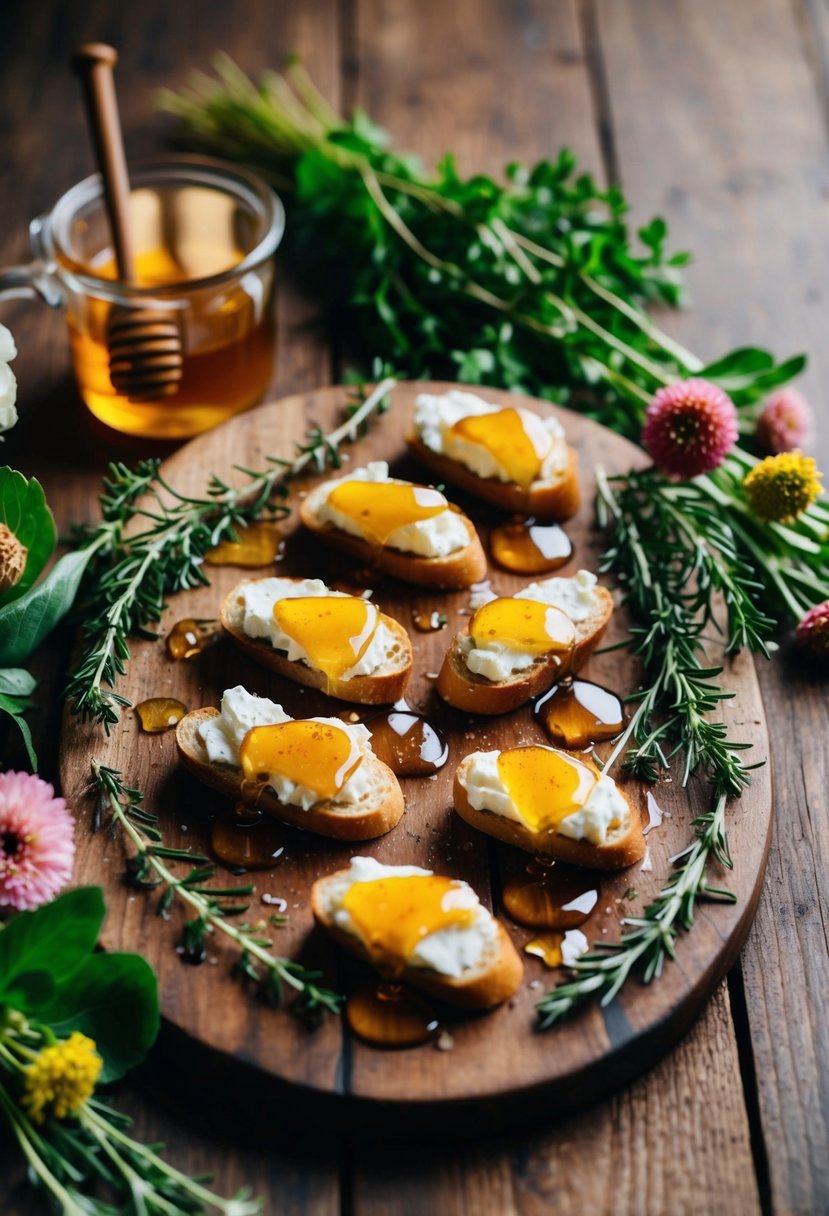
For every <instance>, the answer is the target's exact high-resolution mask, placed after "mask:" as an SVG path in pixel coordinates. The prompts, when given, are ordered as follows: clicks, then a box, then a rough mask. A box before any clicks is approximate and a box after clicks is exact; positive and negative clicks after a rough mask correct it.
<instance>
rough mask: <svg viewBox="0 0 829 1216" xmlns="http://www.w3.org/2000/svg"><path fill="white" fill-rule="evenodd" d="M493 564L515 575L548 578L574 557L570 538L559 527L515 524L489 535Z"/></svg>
mask: <svg viewBox="0 0 829 1216" xmlns="http://www.w3.org/2000/svg"><path fill="white" fill-rule="evenodd" d="M489 548H490V552H491V554H492V560H493V561H494V562H496V564H497V565H499V566H501V567H502V568H503V569H504V570H512V571H513V572H514V573H515V574H549V573H550V572H551V571H552V570H558V568H559V566H563V565H564V564H565V563H566V562H568V561H569V560H570V558H571V557H572V556H573V545H572V543H571V541H570V538H569V536H568V535H567V533H566V532H565V531H564V529H563V528H560V527H559V526H558V524H537V523H536V522H535V520H534V519H520V520H512V521H511V522H510V523H506V524H501V525H500V526H499V527H497V528H493V530H492V531H491V532H490V534H489Z"/></svg>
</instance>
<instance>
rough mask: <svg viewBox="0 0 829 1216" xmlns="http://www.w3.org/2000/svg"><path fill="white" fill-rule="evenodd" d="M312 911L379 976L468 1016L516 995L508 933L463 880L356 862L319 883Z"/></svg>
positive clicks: (515, 963) (516, 970)
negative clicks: (455, 1007)
mask: <svg viewBox="0 0 829 1216" xmlns="http://www.w3.org/2000/svg"><path fill="white" fill-rule="evenodd" d="M311 910H312V912H313V914H314V918H315V920H316V921H317V923H318V924H319V925H321V926H322V928H323V929H325V930H326V932H327V933H329V934H330V935H331V936H332V937H333V938H334V940H335V941H337V942H338V943H339V945H341V946H342V947H343V948H344V949H346V950H349V951H350V952H351V953H352V954H355V955H357V957H358V958H361V959H363V960H364V961H365V962H368V963H370V964H371V965H372V966H373V967H375V968H376V969H377V970H378V971H379V972H380V974H381V975H383V976H385V977H386V978H393V979H394V980H396V981H397V982H403V983H406V984H410V985H411V986H412V987H413V988H418V989H420V990H421V991H422V992H427V993H429V995H430V996H434V997H437V998H438V999H439V1000H442V1001H446V1002H447V1003H449V1004H451V1005H457V1006H459V1007H460V1008H463V1009H490V1008H492V1007H493V1006H495V1005H500V1004H502V1002H504V1001H506V1000H508V999H509V998H510V997H511V996H512V995H513V994H514V993H515V992H516V990H517V989H518V986H519V984H520V983H521V979H522V977H523V974H524V968H523V964H522V962H521V959H520V958H519V957H518V954H517V953H516V950H515V947H514V946H513V944H512V942H511V940H510V938H509V937H508V935H507V933H506V930H505V929H504V927H503V925H502V924H501V923H500V922H499V921H497V920H496V919H495V917H494V916H492V914H491V913H490V912H489V911H488V910H487V909H486V908H484V906H483V905H482V904H481V903H480V901H479V900H478V897H477V895H476V894H475V892H474V891H473V890H472V888H471V887H470V886H469V885H468V884H467V883H465V882H463V881H461V880H460V879H452V878H445V877H442V876H439V875H435V874H433V873H432V872H431V871H430V870H423V869H421V868H420V867H418V866H386V865H382V864H381V863H380V862H378V861H376V860H375V859H374V858H373V857H353V858H352V859H351V865H350V867H349V868H348V869H347V870H338V871H337V872H336V873H334V874H329V875H328V876H327V877H325V878H319V879H317V881H316V882H315V883H314V885H313V887H312V888H311Z"/></svg>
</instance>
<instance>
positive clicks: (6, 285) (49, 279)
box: [0, 218, 63, 308]
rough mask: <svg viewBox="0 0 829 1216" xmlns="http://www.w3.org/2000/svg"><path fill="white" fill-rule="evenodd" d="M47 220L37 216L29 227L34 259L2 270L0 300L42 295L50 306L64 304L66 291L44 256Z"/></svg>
mask: <svg viewBox="0 0 829 1216" xmlns="http://www.w3.org/2000/svg"><path fill="white" fill-rule="evenodd" d="M44 223H45V220H44V219H42V218H38V219H36V220H32V222H31V225H30V226H29V233H30V235H31V240H32V249H33V250H34V253H35V258H34V260H33V261H31V262H29V263H28V265H26V266H7V267H6V269H5V270H0V300H35V299H37V298H38V297H39V298H40V299H41V300H45V301H46V303H47V304H48V305H49V307H50V308H60V306H61V305H62V304H63V292H62V291H61V288H60V284H59V283H58V281H57V279H56V278H55V276H54V273H53V268H52V267H51V266H49V265H48V264H47V263H46V262H45V261H44V260H43V257H42V256H41V255H42V253H43V242H42V236H41V234H42V232H43V226H44Z"/></svg>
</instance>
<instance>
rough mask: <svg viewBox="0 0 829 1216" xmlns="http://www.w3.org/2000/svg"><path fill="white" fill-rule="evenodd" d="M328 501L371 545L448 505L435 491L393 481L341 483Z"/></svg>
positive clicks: (384, 541) (440, 512) (381, 541)
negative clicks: (351, 521)
mask: <svg viewBox="0 0 829 1216" xmlns="http://www.w3.org/2000/svg"><path fill="white" fill-rule="evenodd" d="M328 502H329V504H330V506H331V507H333V508H334V510H336V511H339V512H341V514H343V515H345V516H347V517H348V518H349V519H352V520H354V522H355V523H356V524H357V526H358V527H359V529H360V532H361V533H362V535H363V536H364V537H365V539H366V540H367V541H370V542H371V543H372V544H375V545H384V544H385V543H386V541H387V540H388V538H389V537H390V536H391V535H392V533H394V532H396V531H397V530H398V528H405V527H406V526H407V525H408V524H413V523H418V522H420V521H421V520H424V519H432V518H434V516H435V515H441V514H442V513H443V512H444V511H446V510H447V509H448V506H449V504H448V503H447V501H446V499H445V498H444V497H443V495H442V494H441V493H439V491H438V490H432V489H430V488H429V487H428V486H416V485H411V484H410V483H409V482H395V481H391V482H388V481H387V482H373V481H343V482H340V484H339V485H338V486H334V489H333V490H332V491H331V493H330V494H329V496H328Z"/></svg>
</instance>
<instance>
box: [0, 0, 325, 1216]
mask: <svg viewBox="0 0 829 1216" xmlns="http://www.w3.org/2000/svg"><path fill="white" fill-rule="evenodd" d="M339 35H340V24H339V5H338V4H337V3H336V0H317V2H316V3H315V4H314V5H313V6H308V5H306V4H304V3H303V2H302V0H282V3H281V4H280V5H279V13H278V19H276V18H275V16H274V13H273V11H272V10H271V9H269V8H268V7H267V6H262V5H260V4H258V3H256V2H255V0H239V2H238V3H236V4H234V5H233V6H232V8H230V7H228V6H218V7H216V6H213V7H209V8H207V9H205V8H204V7H201V8H199V9H198V12H196V10H195V9H194V8H193V6H191V5H186V4H181V5H176V4H173V5H171V4H169V3H167V2H166V0H146V2H145V3H144V4H143V5H142V7H141V13H140V18H139V16H138V15H137V13H136V12H131V13H130V12H128V11H127V9H126V8H121V7H119V6H112V5H108V4H106V3H103V2H99V3H90V4H86V5H82V6H75V7H74V8H72V9H67V8H66V6H65V5H63V4H62V3H60V2H59V0H54V2H53V3H49V2H48V0H44V3H40V4H37V5H27V6H23V5H15V4H10V5H7V6H3V8H2V10H0V46H2V48H3V63H4V70H3V72H2V73H0V111H2V113H3V115H4V124H5V132H6V138H5V140H4V147H3V153H4V157H5V161H6V163H4V173H3V179H4V181H6V182H9V181H13V182H14V189H13V190H11V189H10V190H7V191H6V193H5V199H4V225H3V229H2V232H0V265H5V264H7V263H9V262H15V261H24V260H26V259H27V256H28V251H27V242H26V230H27V225H28V221H29V220H30V219H31V218H32V217H33V216H35V215H36V214H38V213H39V212H41V211H43V210H44V209H46V208H48V207H49V206H50V205H51V203H52V202H54V201H55V200H56V199H57V197H58V196H59V194H60V193H61V192H62V191H63V190H64V189H65V188H66V187H68V186H69V185H71V184H72V182H73V181H77V180H79V179H80V178H81V177H83V176H85V175H86V174H87V173H89V172H91V171H92V163H91V154H90V151H89V145H88V137H87V135H86V132H85V130H84V126H83V117H82V110H81V106H80V100H79V96H78V91H77V84H76V82H75V80H74V79H73V77H72V75H71V73H70V72H69V70H68V66H67V65H68V59H69V55H70V53H71V51H72V50H73V49H74V47H75V46H76V45H78V44H80V43H81V42H83V41H88V40H91V39H93V38H94V39H97V40H108V41H111V42H112V43H114V45H116V46H117V47H118V48H119V50H120V51H121V62H120V66H119V69H118V88H119V95H120V99H121V108H122V114H123V118H124V125H125V130H126V140H127V148H128V152H129V153H130V154H131V156H132V157H133V158H134V157H137V156H145V155H147V156H150V155H153V154H155V153H158V152H161V151H168V150H169V149H167V148H165V147H164V144H163V142H162V138H161V132H162V129H163V126H164V124H163V122H162V121H161V120H159V119H158V118H157V117H155V116H154V114H153V99H154V96H155V93H156V91H157V90H158V88H160V87H161V86H162V85H170V86H178V85H180V84H181V83H182V80H183V78H184V75H185V73H186V72H187V71H189V70H191V69H195V68H200V69H204V68H206V67H207V66H208V63H209V60H210V58H211V56H212V55H213V54H215V52H216V51H217V50H219V49H223V50H225V51H227V52H228V53H229V54H230V55H231V56H233V57H234V58H235V59H237V60H238V61H239V62H240V63H243V64H244V65H245V67H246V68H247V69H248V70H249V71H251V72H256V71H258V70H260V69H261V68H264V67H266V66H272V65H275V64H278V63H279V61H280V60H281V58H282V56H284V55H285V54H286V53H288V52H289V51H293V50H297V51H299V52H300V54H302V56H303V58H304V59H305V60H306V62H307V63H308V66H309V68H310V70H311V71H312V73H313V74H314V77H315V79H316V80H317V81H318V83H319V84H320V86H321V87H322V88H323V89H324V91H325V92H326V94H327V96H329V97H330V98H331V99H332V100H333V101H334V103H335V104H336V103H337V101H338V99H339V85H340V64H339V57H340V46H339V41H340V38H339ZM278 292H279V294H278V309H277V314H278V343H279V357H278V363H277V367H276V369H275V373H274V377H273V380H272V384H271V388H272V390H274V391H282V392H289V391H300V390H302V389H304V388H312V387H314V386H316V385H318V384H321V383H327V382H328V381H329V380H330V378H331V370H330V356H329V352H328V350H327V347H326V345H325V343H324V342H323V341H321V340H320V338H319V336H318V335H316V334H315V333H314V332H313V330H311V329H310V328H309V326H308V322H309V320H310V318H311V313H312V310H311V309H310V307H309V305H308V304H307V303H306V302H304V301H303V300H301V299H300V297H299V296H298V295H297V294H296V293H295V292H294V291H293V290H292V288H291V286H290V285H289V284H286V283H284V282H280V284H279V289H278ZM2 320H3V321H4V323H6V324H8V325H10V326H11V327H12V329H13V332H14V334H15V338H16V340H17V344H18V349H19V351H20V354H19V357H18V359H17V361H16V363H15V365H14V366H15V372H16V375H17V377H18V381H19V407H20V413H21V423H20V425H19V426H18V427H17V428H16V429H15V431H14V432H12V433H11V434H10V435H9V436H8V438H7V441H6V443H5V444H4V445H3V448H2V453H0V459H1V460H2V463H6V462H8V463H10V464H12V465H13V466H15V467H18V468H20V469H21V470H23V471H24V472H26V473H27V474H28V475H32V474H36V475H37V476H39V477H40V478H41V480H42V481H43V482H44V484H45V486H46V489H47V493H48V496H49V501H50V503H51V505H52V507H53V509H54V511H55V514H56V517H57V521H58V525H59V528H60V529H61V530H62V531H64V532H65V531H66V529H67V528H68V525H69V523H70V522H71V521H78V520H81V519H85V518H92V517H94V516H95V514H96V500H95V499H96V494H97V492H98V489H99V485H100V476H101V473H102V471H103V468H104V465H105V461H106V460H108V459H112V458H117V459H123V460H126V461H130V462H131V461H134V460H136V459H138V458H139V457H140V456H144V455H147V454H149V452H150V451H151V450H152V445H151V444H149V443H147V442H140V441H131V440H119V439H117V438H113V437H109V438H108V439H106V440H105V439H102V438H100V437H99V436H97V435H96V434H95V433H94V432H93V431H92V430H91V429H90V428H89V427H88V426H87V424H86V421H85V419H84V416H83V407H82V405H81V403H80V401H79V400H78V398H77V394H76V391H75V388H74V384H73V383H72V381H71V376H70V364H69V352H68V343H67V340H66V332H65V324H64V322H63V318H62V317H61V316H60V315H59V314H58V313H54V312H52V311H51V310H49V309H47V308H46V307H45V306H44V305H42V304H37V303H18V304H12V305H3V311H2ZM167 451H169V447H168V448H167ZM69 643H70V633H69V630H63V631H61V634H60V636H55V637H53V638H51V639H50V640H49V642H48V643H47V645H45V646H44V647H42V648H41V651H40V652H39V654H38V656H37V658H36V660H35V663H34V665H33V666H34V670H35V672H36V674H37V675H38V677H39V679H40V681H41V685H40V689H39V693H38V700H39V702H40V704H41V705H42V706H43V708H42V709H41V711H40V712H39V713H37V714H35V715H33V716H32V727H33V730H34V733H35V737H36V741H37V746H38V750H39V752H40V755H41V761H42V765H41V769H42V771H43V772H44V775H46V776H47V777H50V778H51V779H54V776H55V773H56V768H57V755H56V746H55V745H56V740H57V737H58V733H59V721H60V712H61V707H60V701H59V692H60V689H61V687H62V684H63V680H64V672H65V670H66V663H67V656H68V647H69ZM0 756H2V758H3V763H4V764H7V765H9V766H17V767H21V768H22V767H27V765H26V760H25V755H24V753H23V751H22V748H21V747H20V745H19V743H18V741H17V736H16V735H12V734H9V732H7V731H6V730H5V729H4V728H3V727H2V724H0ZM153 1059H154V1060H160V1061H163V1059H164V1057H163V1053H161V1050H160V1049H157V1050H156V1052H155V1053H154V1057H153ZM189 1088H190V1086H189V1085H188V1083H187V1082H186V1081H185V1082H182V1084H181V1090H182V1091H183V1092H184V1093H185V1094H186V1093H187V1092H188V1089H189ZM117 1104H118V1105H119V1106H120V1107H121V1108H122V1109H125V1110H127V1111H128V1112H129V1113H131V1114H133V1115H134V1117H135V1118H136V1130H137V1132H138V1134H139V1135H140V1136H141V1137H143V1138H144V1139H145V1140H148V1141H155V1140H165V1141H167V1142H168V1143H169V1144H170V1154H169V1155H170V1158H171V1160H173V1161H175V1163H176V1164H177V1165H180V1166H181V1167H182V1168H183V1169H185V1170H191V1171H193V1172H195V1173H206V1172H210V1171H212V1172H213V1173H214V1175H215V1178H216V1183H215V1185H216V1189H217V1190H218V1191H220V1192H221V1193H223V1194H226V1195H228V1194H231V1193H232V1192H233V1191H234V1190H236V1189H237V1188H238V1187H239V1186H241V1185H243V1184H249V1185H250V1186H252V1187H253V1189H254V1190H255V1191H256V1192H257V1193H259V1194H262V1195H263V1196H264V1197H265V1201H266V1202H265V1206H266V1208H267V1210H271V1211H275V1212H280V1213H283V1212H284V1213H291V1214H292V1216H293V1214H296V1216H299V1213H302V1216H333V1214H334V1213H335V1212H337V1211H338V1210H339V1197H338V1190H339V1187H338V1167H337V1164H336V1162H335V1161H333V1160H331V1158H329V1159H328V1160H325V1161H320V1160H316V1161H309V1160H308V1159H307V1158H306V1157H305V1156H303V1154H302V1152H301V1151H297V1150H295V1149H290V1150H284V1149H281V1148H277V1147H276V1146H275V1145H273V1144H271V1145H270V1146H269V1148H268V1151H267V1152H263V1151H261V1149H260V1148H258V1147H256V1146H255V1145H253V1146H252V1145H250V1144H248V1145H243V1144H240V1143H238V1142H237V1141H236V1140H234V1137H233V1135H231V1133H230V1132H229V1130H228V1127H227V1125H226V1124H225V1125H224V1126H223V1127H222V1128H221V1130H218V1129H217V1128H216V1127H215V1126H214V1128H213V1130H212V1131H211V1127H210V1121H211V1114H210V1112H211V1109H212V1111H213V1112H215V1110H216V1108H217V1107H221V1106H223V1103H222V1102H221V1101H220V1099H219V1098H218V1097H217V1095H216V1093H213V1095H212V1097H210V1098H209V1099H208V1101H206V1102H205V1103H204V1109H205V1110H207V1111H208V1114H207V1115H206V1116H205V1119H201V1120H199V1121H198V1125H197V1126H196V1127H194V1126H193V1125H194V1122H196V1115H197V1112H196V1110H194V1109H192V1108H191V1109H187V1107H186V1104H185V1105H184V1106H183V1107H182V1108H179V1109H178V1110H177V1111H176V1112H174V1113H171V1112H170V1111H168V1110H165V1109H163V1108H161V1107H160V1106H159V1104H158V1103H157V1102H155V1101H154V1100H152V1099H151V1098H148V1097H145V1096H144V1094H143V1092H142V1091H141V1089H140V1088H139V1087H138V1084H137V1082H136V1081H134V1080H131V1081H130V1082H129V1083H128V1084H126V1085H124V1086H121V1087H119V1093H118V1095H117ZM17 1163H18V1154H17V1152H16V1150H15V1149H14V1147H13V1146H12V1145H10V1144H9V1142H8V1141H7V1140H5V1139H3V1140H2V1141H0V1211H2V1212H3V1213H4V1216H24V1214H25V1216H30V1214H32V1213H34V1212H35V1211H36V1210H37V1209H36V1205H35V1202H34V1200H33V1198H32V1192H31V1190H30V1189H29V1188H28V1187H27V1186H26V1185H25V1183H24V1182H23V1171H22V1170H21V1169H19V1168H18V1165H17Z"/></svg>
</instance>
